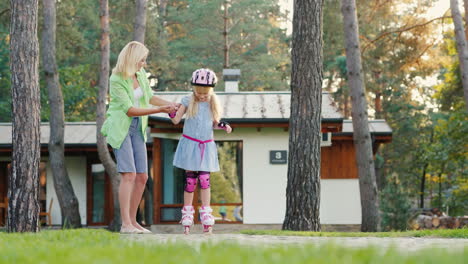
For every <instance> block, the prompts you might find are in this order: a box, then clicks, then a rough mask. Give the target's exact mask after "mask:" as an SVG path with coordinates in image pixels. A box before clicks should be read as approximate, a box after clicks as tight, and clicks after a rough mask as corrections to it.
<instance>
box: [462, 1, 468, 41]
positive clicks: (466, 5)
mask: <svg viewBox="0 0 468 264" xmlns="http://www.w3.org/2000/svg"><path fill="white" fill-rule="evenodd" d="M463 7H464V8H465V39H468V27H467V25H468V0H463Z"/></svg>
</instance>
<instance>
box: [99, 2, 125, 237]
mask: <svg viewBox="0 0 468 264" xmlns="http://www.w3.org/2000/svg"><path fill="white" fill-rule="evenodd" d="M99 3H100V8H99V17H100V19H101V70H100V72H99V94H98V101H97V110H96V137H97V147H98V154H99V159H100V160H101V162H102V165H104V168H105V169H106V172H107V175H109V177H110V180H111V183H112V195H113V198H114V199H113V200H114V219H113V220H112V222H111V223H110V224H109V229H110V230H113V231H118V230H119V229H120V225H121V219H120V206H119V185H120V175H119V173H118V172H117V166H116V165H115V163H114V161H113V160H112V157H111V155H110V153H109V149H108V148H107V141H106V138H105V137H104V136H103V135H102V134H101V128H102V124H103V123H104V119H105V114H106V96H107V92H108V90H109V69H110V65H109V56H110V40H109V4H108V0H100V1H99Z"/></svg>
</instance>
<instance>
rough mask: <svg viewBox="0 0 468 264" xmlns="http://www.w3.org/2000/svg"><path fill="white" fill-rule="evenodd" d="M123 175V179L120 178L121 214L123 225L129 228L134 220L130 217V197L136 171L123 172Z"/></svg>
mask: <svg viewBox="0 0 468 264" xmlns="http://www.w3.org/2000/svg"><path fill="white" fill-rule="evenodd" d="M121 175H122V179H121V180H120V186H119V203H120V215H121V217H122V226H123V227H125V228H128V227H132V221H131V218H130V199H131V195H132V190H133V188H134V185H135V177H136V173H134V172H123V173H121Z"/></svg>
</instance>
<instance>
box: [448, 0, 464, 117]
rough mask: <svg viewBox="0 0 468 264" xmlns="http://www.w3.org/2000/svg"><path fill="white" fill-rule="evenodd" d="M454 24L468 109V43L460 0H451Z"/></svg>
mask: <svg viewBox="0 0 468 264" xmlns="http://www.w3.org/2000/svg"><path fill="white" fill-rule="evenodd" d="M450 10H451V11H452V19H453V25H454V27H455V39H456V41H457V52H458V60H459V61H460V73H461V74H460V75H461V77H462V85H463V94H464V97H465V105H466V109H468V47H467V45H466V38H465V31H464V27H463V19H462V16H461V14H460V10H459V9H458V0H450Z"/></svg>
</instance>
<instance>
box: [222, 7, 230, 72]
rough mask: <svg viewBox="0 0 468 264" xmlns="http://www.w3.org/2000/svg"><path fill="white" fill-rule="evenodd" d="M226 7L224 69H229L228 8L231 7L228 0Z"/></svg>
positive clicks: (224, 17)
mask: <svg viewBox="0 0 468 264" xmlns="http://www.w3.org/2000/svg"><path fill="white" fill-rule="evenodd" d="M223 7H224V16H223V20H224V31H223V37H224V49H223V51H224V69H228V68H229V67H230V66H229V42H228V21H229V20H228V8H229V2H228V1H227V0H225V1H224V3H223Z"/></svg>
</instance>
